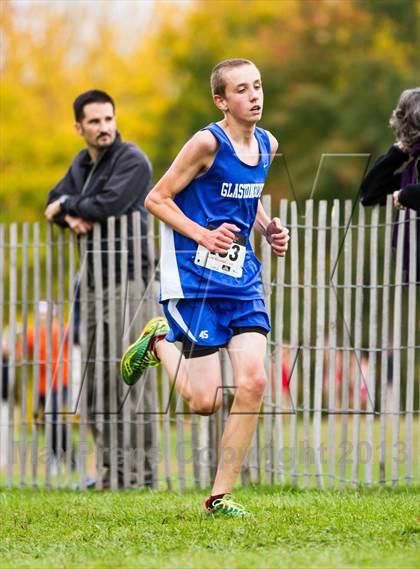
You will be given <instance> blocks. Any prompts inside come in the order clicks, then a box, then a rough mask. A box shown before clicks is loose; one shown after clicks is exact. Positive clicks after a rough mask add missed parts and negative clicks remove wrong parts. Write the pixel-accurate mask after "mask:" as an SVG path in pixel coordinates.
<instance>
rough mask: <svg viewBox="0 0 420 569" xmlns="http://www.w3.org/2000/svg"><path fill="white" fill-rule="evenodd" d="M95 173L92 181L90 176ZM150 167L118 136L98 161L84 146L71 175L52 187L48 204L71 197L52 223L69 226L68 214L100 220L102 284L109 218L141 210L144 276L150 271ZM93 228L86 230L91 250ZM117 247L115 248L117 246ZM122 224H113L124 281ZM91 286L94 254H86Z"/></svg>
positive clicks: (130, 233)
mask: <svg viewBox="0 0 420 569" xmlns="http://www.w3.org/2000/svg"><path fill="white" fill-rule="evenodd" d="M89 174H91V176H90V178H89V181H88V183H87V184H86V187H84V186H85V183H86V180H87V179H88V176H89ZM151 181H152V167H151V164H150V162H149V160H148V158H147V157H146V155H145V154H144V153H143V152H141V150H139V149H138V148H137V147H136V146H134V145H133V144H129V143H124V142H122V141H121V139H120V136H119V135H117V138H116V140H115V142H114V143H113V144H112V145H111V146H110V147H109V148H107V149H106V150H105V151H104V152H103V154H102V155H101V156H100V158H99V159H98V161H97V162H96V164H95V165H93V164H92V161H91V159H90V156H89V153H88V151H87V150H86V149H85V150H82V151H81V152H80V153H79V154H78V155H77V156H76V157H75V159H74V160H73V162H72V164H71V166H70V168H69V170H68V172H67V174H66V175H65V176H64V178H63V179H62V180H60V182H58V184H57V185H56V186H55V187H54V188H53V189H52V190H51V191H50V192H49V194H48V204H50V203H51V202H53V201H55V200H56V199H58V198H60V197H61V196H64V195H66V196H68V198H67V199H66V201H65V202H64V203H63V204H62V206H61V213H60V214H59V215H57V216H56V217H55V218H54V222H55V223H57V224H58V225H60V226H62V227H67V223H66V222H65V219H64V218H65V215H66V214H69V215H72V216H74V217H81V218H83V219H85V220H87V221H92V222H100V223H101V228H102V251H103V254H102V273H103V284H104V285H105V286H107V284H108V277H107V272H108V271H107V267H108V259H107V250H108V241H107V218H108V217H110V216H115V217H116V218H118V217H120V216H121V215H124V214H130V213H132V212H135V211H140V212H141V233H142V270H143V278H146V274H147V247H146V239H145V236H146V231H147V220H146V216H147V212H146V210H145V208H144V200H145V197H146V195H147V194H148V192H149V191H150V187H151ZM92 233H93V232H90V233H89V234H88V250H91V249H92V242H93V234H92ZM127 233H128V275H129V278H130V279H132V278H134V254H133V227H132V222H131V216H128V228H127ZM113 249H114V247H113ZM120 249H121V246H120V223H119V220H116V224H115V251H116V256H115V267H116V280H117V282H120V280H121V263H120V257H121V256H120V255H119V253H118V252H119V251H120ZM88 271H89V286H91V287H92V286H93V284H94V281H93V259H92V256H91V255H89V256H88Z"/></svg>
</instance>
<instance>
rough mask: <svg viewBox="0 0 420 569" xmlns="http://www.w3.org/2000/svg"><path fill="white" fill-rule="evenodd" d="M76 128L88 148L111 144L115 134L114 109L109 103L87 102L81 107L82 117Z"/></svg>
mask: <svg viewBox="0 0 420 569" xmlns="http://www.w3.org/2000/svg"><path fill="white" fill-rule="evenodd" d="M76 130H77V132H78V133H79V134H80V136H82V137H83V138H84V139H85V142H86V145H87V146H88V147H89V148H95V149H96V150H101V149H103V148H107V147H108V146H111V144H112V143H113V142H114V140H115V136H116V134H117V124H116V121H115V115H114V109H113V108H112V105H111V103H89V104H88V105H85V106H84V108H83V118H82V120H81V121H80V122H78V123H76Z"/></svg>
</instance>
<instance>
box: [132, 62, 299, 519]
mask: <svg viewBox="0 0 420 569" xmlns="http://www.w3.org/2000/svg"><path fill="white" fill-rule="evenodd" d="M211 88H212V94H213V101H214V103H215V105H216V107H217V108H218V109H219V110H220V111H222V113H223V114H224V118H223V120H221V121H220V122H217V123H211V124H210V125H208V126H207V127H205V128H204V129H202V130H200V131H199V132H197V133H196V134H195V135H194V136H193V137H192V138H191V139H190V140H189V141H188V142H187V143H186V144H185V146H184V147H183V148H182V150H181V151H180V153H179V154H178V156H177V157H176V159H175V161H174V162H173V164H172V165H171V167H170V168H169V170H168V171H167V172H166V174H165V175H164V176H163V177H162V178H161V180H160V181H159V182H158V183H157V184H156V186H155V187H154V188H153V190H152V191H151V192H150V194H149V195H148V196H147V198H146V202H145V205H146V208H147V209H148V210H149V211H150V212H151V213H153V214H154V215H155V216H156V217H158V218H159V219H161V220H162V221H163V222H164V225H163V233H162V239H161V244H162V250H161V267H162V269H161V302H162V304H163V310H164V313H165V316H166V318H167V321H166V320H165V319H164V318H154V319H153V320H151V321H150V322H149V323H148V325H146V327H145V329H144V330H143V332H142V334H141V336H140V337H139V339H138V340H137V341H136V342H135V343H134V344H133V345H132V346H130V348H128V350H127V351H126V353H125V354H124V356H123V358H122V361H121V372H122V376H123V379H124V381H125V382H126V383H128V384H130V385H131V384H133V383H135V382H136V381H137V380H138V379H139V378H140V376H141V375H142V374H143V372H144V370H145V369H146V368H147V367H148V366H154V365H158V364H159V363H162V365H163V366H164V367H165V369H166V370H167V372H168V375H169V377H170V380H171V381H172V382H173V383H174V384H175V388H176V390H177V391H178V392H179V393H180V394H181V396H182V397H183V398H184V399H185V400H186V401H187V402H188V404H189V406H190V408H191V409H192V410H193V411H194V412H196V413H199V414H202V415H208V414H211V413H214V412H215V411H217V410H218V409H219V407H220V405H221V403H222V392H221V371H220V362H219V355H218V351H219V349H220V348H222V347H225V348H226V349H227V351H228V354H229V358H230V361H231V364H232V369H233V377H234V383H235V397H234V401H233V404H232V408H231V413H230V415H229V418H228V421H227V423H226V428H225V430H224V433H223V436H222V440H221V447H220V456H221V457H223V456H224V450H225V449H226V450H227V451H228V452H229V457H230V460H229V461H228V462H227V461H226V462H224V461H223V460H222V461H220V463H219V465H218V469H217V473H216V478H215V481H214V485H213V489H212V493H211V496H210V497H209V498H208V499H207V500H206V502H205V504H204V507H205V509H206V511H207V512H208V513H209V514H213V515H226V516H231V517H244V516H246V515H248V513H247V512H246V510H245V509H244V508H243V507H242V506H240V505H239V504H236V503H235V502H234V501H233V500H232V498H231V496H230V492H231V490H232V488H233V486H234V484H235V481H236V479H237V476H238V474H239V472H240V469H241V465H242V462H243V459H244V457H245V456H246V453H247V451H248V448H249V445H250V443H251V439H252V436H253V434H254V431H255V428H256V424H257V420H258V413H259V409H260V406H261V402H262V398H263V393H264V389H265V385H266V377H265V371H264V356H265V351H266V345H267V340H266V335H267V333H268V332H269V330H270V323H269V318H268V314H267V311H266V308H265V305H264V300H263V290H262V282H261V278H260V270H261V265H260V262H259V261H258V259H257V258H256V256H255V254H254V252H253V251H252V248H251V245H250V241H249V236H250V232H251V230H252V228H253V227H255V228H256V229H257V230H258V231H259V232H260V233H262V234H263V235H264V236H265V238H266V239H267V241H268V242H269V243H270V245H271V247H272V249H273V251H274V253H275V254H276V255H279V256H284V255H285V253H286V251H287V247H288V240H289V235H288V230H287V229H285V228H284V227H282V226H281V224H280V220H279V219H278V218H274V219H272V220H270V219H269V217H268V216H267V214H266V213H265V211H264V209H263V207H262V204H261V202H260V199H259V198H260V196H261V194H262V191H263V187H264V182H265V179H266V176H267V172H268V170H269V167H270V163H271V161H272V160H273V158H274V156H275V154H276V151H277V147H278V144H277V140H276V139H275V138H274V136H273V135H272V134H270V133H269V132H267V131H265V130H263V129H261V128H257V127H256V124H257V122H258V121H259V120H260V119H261V115H262V110H263V89H262V82H261V76H260V72H259V71H258V69H257V67H256V66H255V65H254V64H253V63H252V62H251V61H249V60H246V59H229V60H226V61H222V62H221V63H219V64H218V65H216V67H215V68H214V69H213V72H212V74H211ZM168 323H169V325H168ZM177 340H179V341H181V342H182V346H183V348H182V355H181V354H180V353H179V351H178V349H177V348H176V346H175V345H174V342H175V341H177ZM232 457H233V458H232Z"/></svg>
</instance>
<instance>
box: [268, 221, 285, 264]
mask: <svg viewBox="0 0 420 569" xmlns="http://www.w3.org/2000/svg"><path fill="white" fill-rule="evenodd" d="M265 237H266V239H267V241H268V242H269V243H270V245H271V248H272V249H273V253H274V254H275V255H277V256H278V257H284V256H285V255H286V251H287V249H288V247H289V239H290V237H289V230H288V229H286V227H283V226H282V224H281V223H280V219H279V218H278V217H273V219H272V220H271V221H270V223H269V224H268V225H267V228H266V230H265Z"/></svg>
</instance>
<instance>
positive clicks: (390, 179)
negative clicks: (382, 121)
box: [360, 145, 420, 281]
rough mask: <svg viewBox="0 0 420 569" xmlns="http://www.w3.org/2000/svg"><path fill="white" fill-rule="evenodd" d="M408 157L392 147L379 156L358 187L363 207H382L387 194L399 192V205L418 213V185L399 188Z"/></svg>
mask: <svg viewBox="0 0 420 569" xmlns="http://www.w3.org/2000/svg"><path fill="white" fill-rule="evenodd" d="M408 160H409V155H408V154H406V153H405V152H403V151H402V150H401V149H400V148H398V147H397V146H395V145H393V146H391V148H389V149H388V152H387V153H386V154H384V155H383V156H380V157H379V158H378V159H377V160H376V162H375V163H374V164H373V166H372V168H371V169H370V170H369V172H368V173H367V175H366V177H365V179H364V180H363V182H362V185H361V187H360V192H361V201H362V204H363V205H376V204H381V205H384V204H385V203H386V197H387V195H388V194H391V193H392V192H395V191H396V190H401V191H400V193H399V196H398V199H399V202H400V203H401V205H403V206H405V207H408V208H410V209H414V210H416V211H417V212H420V183H416V184H408V185H407V186H405V187H404V188H402V187H401V172H400V171H398V170H400V169H401V167H402V166H403V165H404V163H405V162H407V161H408ZM416 167H417V182H418V181H419V179H420V160H417V164H416ZM416 225H417V281H420V221H419V219H418V218H417V221H416Z"/></svg>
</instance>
